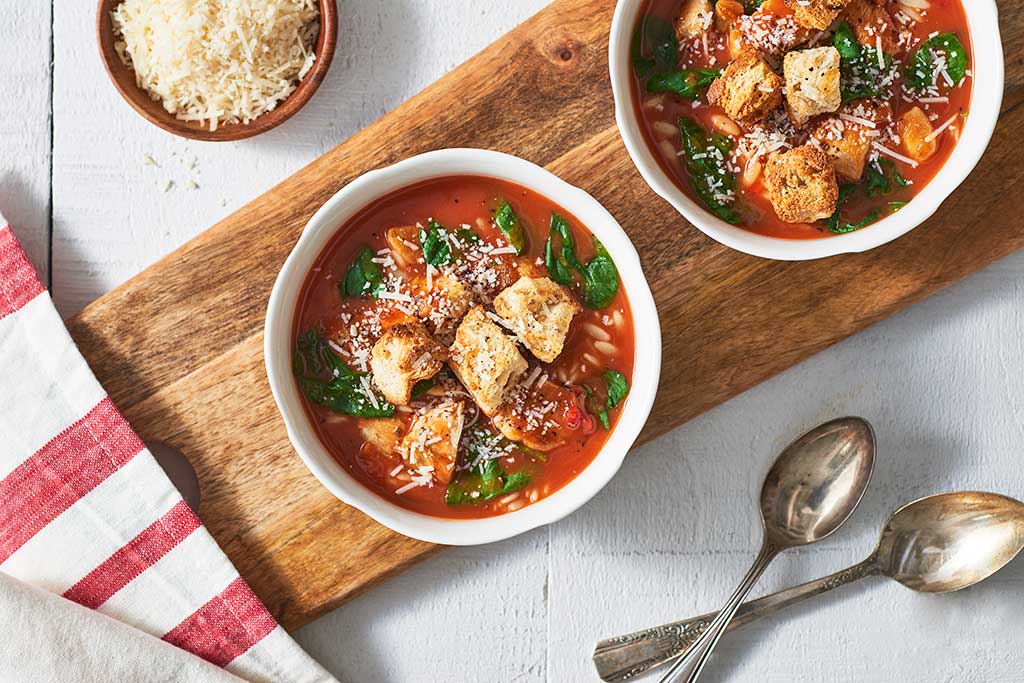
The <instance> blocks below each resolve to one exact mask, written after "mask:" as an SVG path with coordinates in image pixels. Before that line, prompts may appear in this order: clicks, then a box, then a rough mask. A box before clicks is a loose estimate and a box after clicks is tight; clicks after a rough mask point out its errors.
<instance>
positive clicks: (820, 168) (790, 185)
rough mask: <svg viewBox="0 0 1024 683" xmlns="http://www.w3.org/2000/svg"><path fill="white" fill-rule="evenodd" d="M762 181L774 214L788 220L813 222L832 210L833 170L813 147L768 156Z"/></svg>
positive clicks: (836, 191)
mask: <svg viewBox="0 0 1024 683" xmlns="http://www.w3.org/2000/svg"><path fill="white" fill-rule="evenodd" d="M764 182H765V185H766V186H767V188H768V199H769V200H771V203H772V206H773V207H774V208H775V213H777V214H778V215H779V218H780V219H782V220H783V221H785V222H787V223H813V222H814V221H818V220H822V219H824V218H828V217H829V216H831V215H832V214H833V213H835V210H836V202H838V201H839V185H838V184H837V183H836V170H835V168H834V167H833V166H832V161H831V160H830V159H829V158H828V156H827V155H826V154H825V153H824V152H822V151H821V150H820V149H817V148H816V147H812V146H810V145H804V146H802V147H797V148H796V149H791V150H790V151H788V152H785V153H783V154H779V155H777V156H774V157H772V158H771V159H769V160H768V164H767V165H766V166H765V169H764Z"/></svg>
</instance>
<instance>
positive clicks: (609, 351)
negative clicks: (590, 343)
mask: <svg viewBox="0 0 1024 683" xmlns="http://www.w3.org/2000/svg"><path fill="white" fill-rule="evenodd" d="M594 348H595V349H597V350H598V351H600V352H601V353H603V354H604V355H606V356H614V355H615V354H616V353H618V352H619V347H617V346H616V345H615V344H612V343H610V342H604V341H596V342H594Z"/></svg>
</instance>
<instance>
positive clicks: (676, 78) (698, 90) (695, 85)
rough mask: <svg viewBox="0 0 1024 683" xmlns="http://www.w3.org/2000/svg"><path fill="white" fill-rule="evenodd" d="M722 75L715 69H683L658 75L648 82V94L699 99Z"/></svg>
mask: <svg viewBox="0 0 1024 683" xmlns="http://www.w3.org/2000/svg"><path fill="white" fill-rule="evenodd" d="M721 75H722V72H721V71H716V70H715V69H683V70H682V71H669V72H666V73H657V74H654V75H653V76H651V77H650V78H649V79H648V80H647V92H650V93H658V92H670V93H675V94H676V95H679V96H680V97H682V98H684V99H687V100H696V99H698V98H699V97H700V96H701V95H702V94H703V93H704V91H705V90H707V88H708V86H710V85H711V83H712V82H713V81H714V80H715V79H716V78H718V77H719V76H721Z"/></svg>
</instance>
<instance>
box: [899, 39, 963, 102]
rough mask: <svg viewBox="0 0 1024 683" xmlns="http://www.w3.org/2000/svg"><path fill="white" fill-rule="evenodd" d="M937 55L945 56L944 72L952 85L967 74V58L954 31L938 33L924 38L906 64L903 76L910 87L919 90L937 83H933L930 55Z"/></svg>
mask: <svg viewBox="0 0 1024 683" xmlns="http://www.w3.org/2000/svg"><path fill="white" fill-rule="evenodd" d="M938 55H944V56H945V57H946V73H947V74H949V77H950V79H951V80H952V81H953V84H954V85H956V84H957V83H959V82H960V81H961V80H963V77H964V76H966V75H967V65H968V58H967V51H966V50H964V46H963V43H961V42H960V39H959V38H957V37H956V34H955V33H940V34H939V35H937V36H932V37H931V38H929V39H928V40H926V41H925V42H924V44H923V45H921V47H919V48H918V49H917V52H915V53H914V58H913V59H912V60H911V61H910V64H908V65H907V70H906V72H905V74H904V78H906V80H907V85H908V86H909V87H910V88H911V89H913V90H917V91H921V90H927V89H928V88H930V87H932V86H933V85H937V84H936V83H933V78H934V73H933V63H932V57H933V56H938Z"/></svg>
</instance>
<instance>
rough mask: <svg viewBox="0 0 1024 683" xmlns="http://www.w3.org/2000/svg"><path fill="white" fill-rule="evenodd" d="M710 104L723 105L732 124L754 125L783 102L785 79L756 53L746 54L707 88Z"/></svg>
mask: <svg viewBox="0 0 1024 683" xmlns="http://www.w3.org/2000/svg"><path fill="white" fill-rule="evenodd" d="M708 102H710V103H711V104H717V105H720V106H721V107H722V108H723V109H725V112H726V113H727V114H728V115H729V118H731V119H732V120H733V121H738V122H740V123H745V124H754V123H760V122H761V121H764V119H765V117H767V116H768V114H769V113H771V111H772V110H773V109H775V108H776V107H778V106H779V104H780V103H781V102H782V79H781V78H780V77H779V75H778V74H776V73H775V72H774V71H772V70H771V68H769V67H768V65H767V64H765V62H764V60H763V59H761V57H760V56H759V55H758V54H757V52H755V51H754V50H745V51H743V52H741V53H740V55H739V56H738V57H737V58H736V59H734V60H733V61H732V63H730V64H729V66H728V67H726V69H725V71H724V72H723V73H722V75H721V77H720V78H717V79H715V82H714V83H712V84H711V87H710V88H708Z"/></svg>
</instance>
